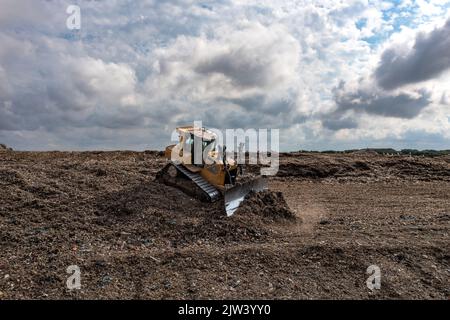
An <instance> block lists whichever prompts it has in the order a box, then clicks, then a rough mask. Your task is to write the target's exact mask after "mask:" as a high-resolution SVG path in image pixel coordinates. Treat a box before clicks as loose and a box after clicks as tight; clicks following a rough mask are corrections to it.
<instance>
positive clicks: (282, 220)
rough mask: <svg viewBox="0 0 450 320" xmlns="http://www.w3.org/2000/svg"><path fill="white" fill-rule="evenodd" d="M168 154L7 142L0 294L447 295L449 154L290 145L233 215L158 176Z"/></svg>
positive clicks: (1, 168) (0, 179)
mask: <svg viewBox="0 0 450 320" xmlns="http://www.w3.org/2000/svg"><path fill="white" fill-rule="evenodd" d="M164 165H165V160H164V159H163V157H162V156H161V153H160V152H153V151H147V152H125V151H124V152H82V153H80V152H40V153H39V152H17V151H11V152H2V153H0V190H1V192H0V299H24V298H33V299H72V298H77V299H89V298H94V299H97V298H101V299H116V298H125V299H133V298H140V299H167V298H190V299H209V298H217V299H222V298H229V299H233V298H249V299H255V298H275V299H311V298H325V299H345V298H356V299H398V298H413V299H417V298H425V299H448V298H450V281H449V279H450V260H449V259H450V252H449V250H448V248H449V247H450V238H449V231H450V197H449V196H448V195H449V194H450V157H448V156H439V157H433V158H427V157H410V156H382V155H377V154H373V153H354V154H317V153H290V154H282V155H281V159H280V170H279V172H278V175H277V176H275V177H270V181H269V187H270V189H271V191H270V192H267V193H265V194H261V195H250V196H249V198H248V199H247V201H246V202H247V203H244V206H243V207H242V208H240V209H239V211H238V212H237V213H236V214H235V215H234V216H233V217H231V218H227V217H225V216H224V215H222V214H220V212H222V211H221V210H220V209H222V208H221V206H223V203H221V202H217V203H214V204H210V203H203V202H199V201H198V200H196V199H194V198H192V197H190V196H188V195H186V194H185V193H183V192H181V191H180V190H178V189H175V188H173V187H170V186H166V185H163V184H161V183H158V182H157V181H154V177H155V175H156V173H157V172H158V171H159V170H160V169H161V168H162V167H164ZM254 169H255V168H253V169H252V170H254ZM255 208H257V209H255ZM293 215H294V216H295V219H294V218H292V216H293ZM70 265H77V266H79V268H80V271H81V289H79V290H77V289H75V290H69V289H68V288H67V287H66V280H67V278H68V277H69V276H70V275H71V274H68V273H67V272H66V269H67V267H68V266H70ZM371 265H377V266H379V268H380V271H381V288H380V289H379V290H376V289H375V290H373V291H372V290H370V289H369V288H368V287H367V285H366V280H367V278H368V277H369V276H370V275H369V274H367V273H366V271H367V268H368V267H369V266H371Z"/></svg>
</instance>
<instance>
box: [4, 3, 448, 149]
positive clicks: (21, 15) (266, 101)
mask: <svg viewBox="0 0 450 320" xmlns="http://www.w3.org/2000/svg"><path fill="white" fill-rule="evenodd" d="M69 4H73V3H72V2H71V1H69V0H58V1H43V2H42V1H41V2H39V1H33V0H14V1H13V0H3V1H0V43H1V46H0V142H2V143H6V144H9V145H11V146H13V147H14V148H15V149H34V150H35V149H48V148H55V149H86V148H90V149H96V148H100V149H103V148H108V149H109V148H140V149H143V148H162V147H164V146H165V145H166V144H167V143H168V139H169V137H170V132H171V131H172V129H173V127H175V126H176V125H180V124H186V123H191V122H192V121H193V120H203V123H204V124H205V125H207V126H213V127H217V128H237V127H242V128H249V127H253V128H258V127H259V128H279V129H281V132H280V133H281V136H282V137H283V141H281V145H282V146H285V148H293V149H298V148H299V145H302V146H303V145H307V144H308V143H310V141H314V143H313V145H314V148H321V147H322V146H325V145H326V146H327V147H324V148H330V147H331V148H332V147H334V146H335V145H334V144H333V143H334V142H335V141H336V140H333V139H334V138H336V134H340V137H341V142H342V143H341V144H338V145H346V146H347V147H350V144H351V143H353V142H354V141H355V140H352V139H359V140H358V141H359V142H358V143H360V144H361V145H364V144H367V143H370V142H371V141H374V139H375V140H376V139H382V135H380V130H379V126H380V123H381V124H382V125H383V133H385V132H391V131H395V132H396V135H397V136H400V135H401V132H403V131H405V130H409V129H410V128H411V127H412V126H415V125H417V124H418V123H419V122H420V123H419V124H420V127H421V129H423V130H424V131H426V130H427V129H428V128H437V127H439V128H443V124H442V122H440V121H441V120H440V119H443V118H445V119H446V117H447V116H448V107H446V105H445V102H448V101H449V98H448V95H445V94H443V91H445V89H446V87H448V85H447V84H448V79H447V78H445V75H444V76H443V77H441V78H440V79H439V81H433V79H435V77H434V76H433V79H431V81H429V82H426V83H423V84H421V88H411V87H407V88H403V87H402V88H400V87H399V89H396V90H387V89H384V88H383V87H381V86H379V85H378V83H377V81H374V82H372V83H367V82H368V80H367V81H366V84H364V85H360V86H351V85H350V83H352V82H354V81H356V80H355V79H358V78H360V77H362V76H364V75H366V74H368V75H369V76H368V79H372V80H373V79H376V77H375V76H370V75H371V74H372V75H373V74H374V73H373V70H376V69H377V63H378V61H379V60H380V57H381V56H378V48H382V47H384V42H385V41H389V42H390V43H391V42H393V41H391V40H392V39H391V38H392V37H391V34H392V35H393V36H395V37H399V38H401V37H402V32H403V31H401V30H402V25H403V24H404V25H408V26H409V28H410V32H411V33H413V32H415V29H416V28H419V27H420V28H422V27H423V26H421V25H419V24H421V23H422V22H423V21H434V20H435V19H437V18H439V19H442V18H443V16H442V13H441V14H440V16H438V17H437V16H435V15H439V12H438V11H436V10H432V11H433V13H432V14H433V15H431V13H430V15H424V14H423V13H422V12H420V11H415V10H409V9H408V8H406V7H404V8H401V7H400V6H397V5H395V4H387V3H386V2H378V1H365V0H355V1H348V2H345V3H344V2H336V1H331V0H323V1H321V2H320V4H316V3H311V2H310V1H306V0H300V1H298V0H286V1H283V2H277V1H272V2H261V1H256V0H248V1H240V0H232V1H230V0H217V1H207V3H202V4H199V3H198V2H195V1H191V0H177V1H132V0H120V1H119V0H111V1H106V2H105V1H82V2H79V5H80V7H81V18H82V19H81V21H82V23H81V30H79V31H71V30H68V29H67V28H66V18H67V16H68V15H67V13H66V8H67V6H68V5H69ZM441 4H442V5H443V3H441ZM441 4H439V6H438V5H437V4H436V6H437V7H442V5H441ZM416 7H417V6H416ZM444 11H445V10H443V9H441V12H444ZM436 12H437V13H436ZM396 16H397V17H398V18H396ZM441 29H442V28H437V29H436V30H441ZM432 34H436V35H435V36H433V37H432V36H431V35H432ZM444 36H445V34H443V33H442V32H441V33H439V32H438V31H435V32H434V33H433V32H430V33H428V34H424V36H423V41H422V42H421V41H419V40H417V41H416V42H417V43H419V45H418V47H420V48H422V47H424V46H425V47H427V45H428V44H429V43H432V41H431V40H429V39H431V38H433V39H435V38H436V39H437V38H439V37H441V38H442V39H443V38H444ZM368 37H370V39H368ZM418 39H419V37H418ZM441 45H442V46H444V43H442V44H441ZM399 48H400V49H399ZM436 48H440V47H439V46H436ZM390 49H395V50H394V51H393V52H394V53H395V54H397V56H398V57H399V59H397V60H398V61H402V59H403V58H402V57H406V58H409V57H413V56H416V55H418V54H417V53H414V52H416V51H417V52H419V51H420V50H416V51H414V50H415V49H414V48H412V49H408V47H403V49H401V47H398V46H395V47H390ZM421 50H422V51H421V52H426V53H427V56H429V55H430V54H429V53H428V51H430V50H431V51H432V49H430V48H428V49H427V50H428V51H427V50H424V49H421ZM436 50H437V49H436ZM439 50H440V51H439V52H441V51H442V50H443V49H439ZM406 58H405V59H406ZM440 58H441V59H442V57H440ZM381 60H382V59H381ZM413 60H414V59H413ZM419 60H420V59H419ZM408 61H409V59H408ZM439 61H440V60H439ZM380 65H381V64H380ZM402 65H403V64H402ZM405 65H406V64H405ZM387 68H388V69H389V67H387ZM392 68H394V67H393V66H392ZM399 68H400V67H399ZM405 68H406V67H405ZM388 71H389V70H388ZM339 79H345V80H346V81H347V83H348V84H347V85H346V86H345V88H342V89H341V90H339V92H336V90H335V89H334V88H335V87H336V86H338V81H339ZM402 81H403V82H404V80H403V79H402ZM402 81H401V82H402ZM446 81H447V82H446ZM430 94H431V95H430ZM430 101H431V102H430ZM440 101H442V102H443V103H439V102H440ZM424 110H426V111H429V112H425V111H424ZM368 124H370V125H368ZM445 128H447V127H445V126H444V129H445ZM340 129H348V130H340ZM444 129H442V131H445V130H444ZM447 131H448V128H447ZM343 133H346V134H347V135H346V134H343ZM438 134H441V132H439V133H438ZM384 136H386V135H384ZM345 139H347V140H345ZM344 140H345V141H344ZM316 141H317V144H316Z"/></svg>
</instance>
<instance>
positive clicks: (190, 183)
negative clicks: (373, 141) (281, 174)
mask: <svg viewBox="0 0 450 320" xmlns="http://www.w3.org/2000/svg"><path fill="white" fill-rule="evenodd" d="M176 132H177V134H178V144H173V145H169V146H167V147H166V149H165V151H164V156H165V158H166V159H167V160H168V163H167V164H166V165H165V166H164V168H163V169H161V170H160V171H159V172H158V173H157V175H156V179H157V180H158V181H160V182H162V183H164V184H166V185H169V186H174V187H177V188H179V189H181V190H182V191H183V192H185V193H187V194H189V195H191V196H193V197H195V198H197V199H199V200H201V201H206V202H215V201H219V200H223V202H224V213H226V215H227V216H228V217H229V216H232V215H233V214H234V213H235V211H236V210H237V209H238V208H239V205H240V204H241V202H242V201H243V200H244V198H245V196H246V195H247V194H248V193H249V192H251V191H254V192H259V191H262V190H265V189H267V178H266V177H264V176H254V175H252V174H250V173H249V172H246V171H247V170H245V168H244V166H243V165H242V164H238V163H237V162H236V161H235V160H234V159H227V156H226V154H227V152H226V146H225V145H223V146H220V145H218V144H217V135H216V134H215V133H214V132H213V131H211V130H209V129H206V128H204V127H201V128H197V127H194V126H183V127H178V128H176ZM199 153H201V155H200V156H199V157H196V155H197V156H198V155H199Z"/></svg>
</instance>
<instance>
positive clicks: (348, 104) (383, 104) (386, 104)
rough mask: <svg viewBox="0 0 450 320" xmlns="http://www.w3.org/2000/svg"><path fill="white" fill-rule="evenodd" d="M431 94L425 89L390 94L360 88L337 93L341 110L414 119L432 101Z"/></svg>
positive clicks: (339, 109)
mask: <svg viewBox="0 0 450 320" xmlns="http://www.w3.org/2000/svg"><path fill="white" fill-rule="evenodd" d="M430 97H431V95H430V93H429V92H427V91H425V90H419V91H415V92H414V93H413V94H409V93H399V94H389V93H385V92H374V91H371V90H368V91H366V90H364V89H358V90H357V91H356V92H344V93H343V94H340V93H338V94H337V95H336V104H337V106H338V109H337V110H338V111H339V112H341V113H342V112H345V111H348V110H352V111H355V112H365V113H368V114H374V115H378V116H383V117H395V118H402V119H412V118H414V117H416V116H418V115H419V114H420V112H421V111H422V110H423V109H424V108H425V107H426V106H428V105H429V104H430V103H431V99H430Z"/></svg>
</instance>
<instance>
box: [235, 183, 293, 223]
mask: <svg viewBox="0 0 450 320" xmlns="http://www.w3.org/2000/svg"><path fill="white" fill-rule="evenodd" d="M236 214H238V215H247V214H254V215H260V216H263V217H266V218H270V219H272V220H281V219H285V220H291V221H295V220H296V216H295V213H294V212H292V211H291V210H290V209H289V206H288V205H287V203H286V200H285V199H284V197H283V194H282V193H281V192H273V191H270V190H265V191H262V192H253V191H252V192H250V193H249V194H247V195H246V196H245V199H244V201H243V202H242V203H241V206H240V207H239V209H238V210H237V211H236Z"/></svg>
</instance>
